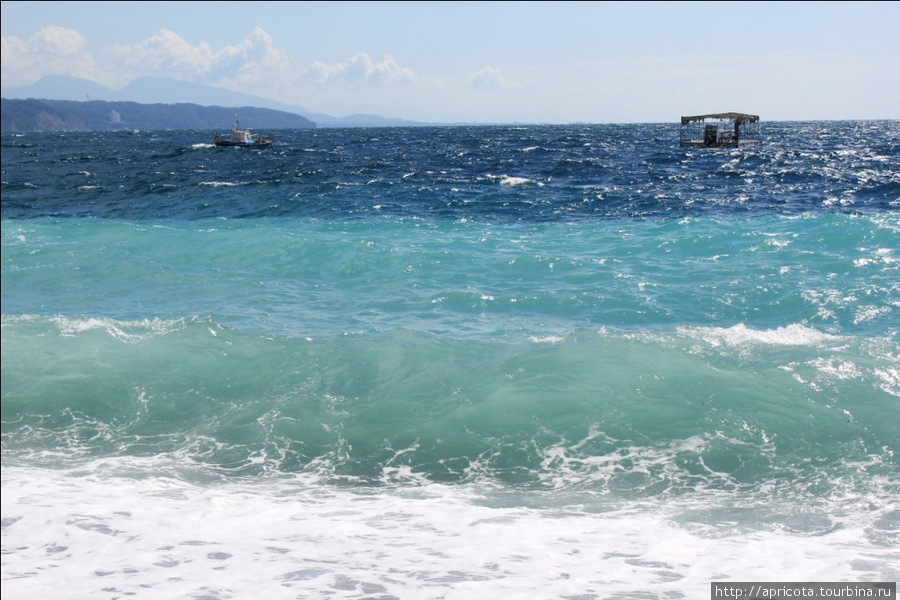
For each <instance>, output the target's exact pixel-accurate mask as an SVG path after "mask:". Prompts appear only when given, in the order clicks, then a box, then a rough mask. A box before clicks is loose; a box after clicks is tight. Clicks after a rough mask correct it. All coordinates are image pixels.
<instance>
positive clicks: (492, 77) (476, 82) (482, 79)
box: [468, 67, 506, 90]
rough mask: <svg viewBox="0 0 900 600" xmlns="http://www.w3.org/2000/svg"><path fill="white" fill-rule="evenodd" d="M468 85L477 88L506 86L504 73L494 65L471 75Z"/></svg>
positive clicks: (498, 88)
mask: <svg viewBox="0 0 900 600" xmlns="http://www.w3.org/2000/svg"><path fill="white" fill-rule="evenodd" d="M468 85H469V87H470V88H472V89H475V90H502V89H504V88H506V82H505V81H504V79H503V75H502V74H501V73H500V71H498V70H497V69H495V68H494V67H485V68H483V69H481V70H480V71H477V72H475V73H472V74H471V75H469V78H468Z"/></svg>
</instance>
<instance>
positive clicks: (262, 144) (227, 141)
mask: <svg viewBox="0 0 900 600" xmlns="http://www.w3.org/2000/svg"><path fill="white" fill-rule="evenodd" d="M213 141H214V142H215V144H216V146H228V147H231V148H255V149H262V148H268V147H269V146H271V145H272V138H269V137H265V136H262V135H259V134H258V133H250V131H249V130H248V129H241V124H240V121H238V116H237V115H234V129H233V130H232V131H231V133H228V134H224V135H219V134H218V133H217V134H216V137H215V139H214V140H213Z"/></svg>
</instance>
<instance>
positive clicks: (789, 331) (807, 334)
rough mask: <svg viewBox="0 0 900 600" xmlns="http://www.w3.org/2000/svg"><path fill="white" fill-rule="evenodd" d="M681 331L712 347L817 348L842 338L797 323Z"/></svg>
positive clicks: (682, 328)
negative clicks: (749, 345) (769, 346)
mask: <svg viewBox="0 0 900 600" xmlns="http://www.w3.org/2000/svg"><path fill="white" fill-rule="evenodd" d="M679 331H681V332H683V333H687V334H688V335H696V336H698V337H700V338H701V339H702V340H703V341H705V342H706V343H708V344H710V345H711V346H715V347H719V346H743V345H747V344H763V345H772V346H816V345H818V344H823V343H827V342H832V341H835V340H839V339H840V338H839V337H837V336H834V335H830V334H827V333H822V332H820V331H817V330H815V329H813V328H811V327H807V326H805V325H800V324H797V323H794V324H791V325H787V326H785V327H778V328H776V329H751V328H749V327H747V326H746V325H744V324H743V323H741V324H738V325H734V326H732V327H727V328H723V327H681V328H679Z"/></svg>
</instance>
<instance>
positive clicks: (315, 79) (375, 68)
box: [302, 52, 417, 85]
mask: <svg viewBox="0 0 900 600" xmlns="http://www.w3.org/2000/svg"><path fill="white" fill-rule="evenodd" d="M302 80H303V82H305V83H308V84H317V85H325V84H346V83H350V84H358V83H378V84H405V83H415V82H416V81H417V77H416V74H415V73H413V71H412V69H409V68H407V67H401V66H400V65H398V64H397V61H395V60H394V59H393V58H391V57H390V56H385V57H384V59H382V60H381V61H380V62H375V61H373V60H372V59H371V58H370V57H369V55H368V54H366V53H365V52H363V53H361V54H357V55H356V56H352V57H350V58H348V59H347V60H345V61H343V62H339V63H337V64H331V65H329V64H326V63H324V62H316V63H313V64H312V65H310V67H309V68H307V69H306V71H305V72H304V73H303V77H302Z"/></svg>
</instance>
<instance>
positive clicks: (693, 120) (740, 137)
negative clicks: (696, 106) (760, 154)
mask: <svg viewBox="0 0 900 600" xmlns="http://www.w3.org/2000/svg"><path fill="white" fill-rule="evenodd" d="M759 142H760V135H759V116H757V115H747V114H744V113H736V112H727V113H714V114H709V115H694V116H690V117H681V140H680V143H679V145H680V146H691V147H697V148H739V147H743V146H758V145H759Z"/></svg>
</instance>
